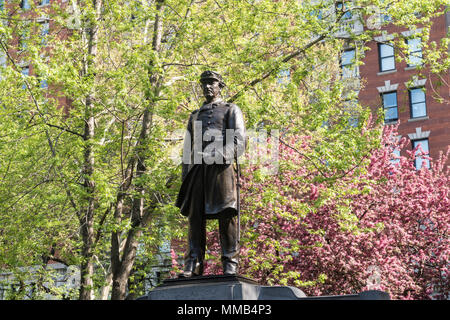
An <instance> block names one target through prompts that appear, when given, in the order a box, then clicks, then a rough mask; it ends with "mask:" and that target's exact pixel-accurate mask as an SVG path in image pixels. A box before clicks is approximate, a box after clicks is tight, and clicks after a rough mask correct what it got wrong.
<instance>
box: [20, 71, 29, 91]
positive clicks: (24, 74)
mask: <svg viewBox="0 0 450 320" xmlns="http://www.w3.org/2000/svg"><path fill="white" fill-rule="evenodd" d="M21 73H22V75H23V76H29V75H30V67H29V66H26V67H22V71H21ZM26 88H27V84H26V83H25V81H24V82H23V84H22V89H24V90H25V89H26Z"/></svg>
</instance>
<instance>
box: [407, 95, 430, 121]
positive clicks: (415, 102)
mask: <svg viewBox="0 0 450 320" xmlns="http://www.w3.org/2000/svg"><path fill="white" fill-rule="evenodd" d="M425 100H426V99H425V91H424V88H411V89H409V105H410V108H411V118H420V117H426V116H427V104H426V101H425Z"/></svg>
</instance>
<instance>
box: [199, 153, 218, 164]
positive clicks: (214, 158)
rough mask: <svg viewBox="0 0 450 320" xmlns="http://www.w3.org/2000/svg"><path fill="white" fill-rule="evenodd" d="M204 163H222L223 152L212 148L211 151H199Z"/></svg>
mask: <svg viewBox="0 0 450 320" xmlns="http://www.w3.org/2000/svg"><path fill="white" fill-rule="evenodd" d="M200 154H201V155H202V157H203V160H204V162H205V163H206V164H213V163H217V164H223V154H222V152H220V151H219V150H212V151H211V152H200Z"/></svg>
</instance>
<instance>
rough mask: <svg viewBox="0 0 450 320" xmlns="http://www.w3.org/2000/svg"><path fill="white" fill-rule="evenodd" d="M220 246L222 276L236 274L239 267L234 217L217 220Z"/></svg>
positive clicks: (236, 225)
mask: <svg viewBox="0 0 450 320" xmlns="http://www.w3.org/2000/svg"><path fill="white" fill-rule="evenodd" d="M219 236H220V246H221V248H222V257H221V260H222V267H223V274H226V275H233V274H237V272H238V266H239V242H238V240H239V239H238V223H237V217H236V216H227V217H223V218H220V219H219Z"/></svg>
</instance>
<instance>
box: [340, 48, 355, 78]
mask: <svg viewBox="0 0 450 320" xmlns="http://www.w3.org/2000/svg"><path fill="white" fill-rule="evenodd" d="M355 60H356V50H355V49H350V50H345V51H344V52H343V53H342V56H341V68H342V78H353V77H357V76H358V68H357V66H356V64H355Z"/></svg>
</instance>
